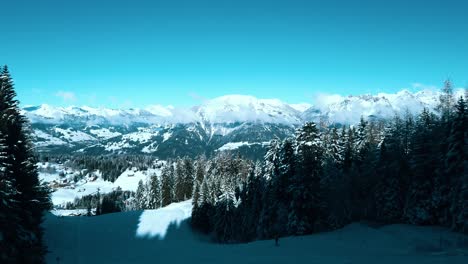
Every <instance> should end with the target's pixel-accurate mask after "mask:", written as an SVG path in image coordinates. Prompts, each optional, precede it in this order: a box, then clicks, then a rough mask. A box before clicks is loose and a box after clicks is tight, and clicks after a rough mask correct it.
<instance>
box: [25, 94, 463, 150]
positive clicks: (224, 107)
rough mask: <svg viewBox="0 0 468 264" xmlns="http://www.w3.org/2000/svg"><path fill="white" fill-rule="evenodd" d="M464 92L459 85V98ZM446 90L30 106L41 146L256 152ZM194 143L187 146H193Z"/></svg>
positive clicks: (381, 115) (418, 105)
mask: <svg viewBox="0 0 468 264" xmlns="http://www.w3.org/2000/svg"><path fill="white" fill-rule="evenodd" d="M463 93H464V90H463V89H459V90H457V91H456V93H455V94H456V96H457V97H458V96H460V95H462V94H463ZM439 95H440V92H438V91H433V90H422V91H419V92H414V93H412V92H410V91H408V90H402V91H400V92H398V93H395V94H387V93H380V94H377V95H359V96H339V95H320V96H318V97H317V98H316V99H315V104H314V105H312V104H307V103H302V104H288V103H285V102H282V101H281V100H279V99H258V98H255V97H253V96H248V95H226V96H221V97H217V98H214V99H210V100H206V101H204V102H203V103H202V104H200V105H198V106H194V107H191V108H177V107H172V106H167V107H165V106H161V105H152V106H148V107H146V108H139V109H109V108H92V107H86V106H83V107H75V106H70V107H54V106H50V105H40V106H28V107H25V108H23V110H24V113H25V115H26V116H27V117H28V118H29V119H30V121H31V123H32V128H33V130H34V132H35V142H36V146H37V147H38V148H39V149H40V150H42V151H50V150H52V149H53V150H54V151H59V152H60V150H63V151H66V152H69V151H72V152H79V153H80V152H82V153H110V152H116V153H147V154H154V155H158V156H161V157H163V158H167V157H172V156H177V155H189V156H194V155H199V154H207V153H212V152H213V151H218V150H242V149H248V150H249V152H253V153H256V152H257V151H261V149H264V148H265V146H266V145H267V143H266V142H268V141H270V140H271V139H273V138H284V137H287V136H289V135H292V133H294V129H295V127H296V126H298V125H300V124H302V123H304V122H307V121H314V122H318V121H321V122H327V123H329V124H333V123H340V124H348V125H349V124H355V123H357V122H359V119H360V118H361V116H363V117H364V118H369V119H387V118H392V117H394V116H395V115H397V114H399V115H403V114H404V113H405V112H407V111H408V112H410V113H414V114H416V113H419V112H421V111H422V110H423V108H428V109H430V110H434V109H435V107H436V105H437V103H438V100H439ZM188 145H189V146H190V148H187V146H188Z"/></svg>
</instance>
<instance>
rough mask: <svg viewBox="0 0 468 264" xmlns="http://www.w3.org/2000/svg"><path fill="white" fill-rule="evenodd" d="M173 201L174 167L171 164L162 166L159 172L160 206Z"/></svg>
mask: <svg viewBox="0 0 468 264" xmlns="http://www.w3.org/2000/svg"><path fill="white" fill-rule="evenodd" d="M173 201H174V167H173V166H172V163H171V162H168V163H167V164H165V165H164V167H163V168H162V171H161V206H163V207H164V206H166V205H169V204H170V203H172V202H173Z"/></svg>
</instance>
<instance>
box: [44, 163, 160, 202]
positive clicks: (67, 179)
mask: <svg viewBox="0 0 468 264" xmlns="http://www.w3.org/2000/svg"><path fill="white" fill-rule="evenodd" d="M37 165H38V168H40V169H45V168H47V167H49V168H53V169H54V171H53V172H52V173H47V172H44V171H40V172H39V179H40V180H41V181H43V182H46V183H48V184H49V185H51V186H52V189H53V192H52V203H53V204H54V206H64V205H65V204H66V203H67V202H73V201H74V200H75V198H81V197H83V196H85V195H90V194H95V193H97V192H98V190H99V192H100V193H101V194H104V193H109V192H112V191H113V190H116V189H117V188H118V187H120V188H121V189H122V190H123V191H136V189H137V187H138V182H139V181H140V180H142V181H143V182H145V181H147V180H148V179H149V177H150V176H151V175H157V176H158V177H160V175H161V170H160V169H148V170H144V171H139V170H136V168H135V169H127V170H126V171H124V172H123V173H122V174H121V175H120V176H119V177H118V178H117V179H116V180H115V182H110V181H105V180H103V179H102V175H101V173H100V172H99V171H93V172H88V173H87V174H86V175H85V176H84V177H83V179H81V180H79V181H78V182H74V181H73V177H74V176H75V175H77V174H78V173H79V171H74V170H72V169H70V168H66V167H64V166H63V165H62V164H56V163H44V164H43V163H38V164H37ZM60 173H62V174H63V176H62V177H60ZM54 184H56V185H55V186H54Z"/></svg>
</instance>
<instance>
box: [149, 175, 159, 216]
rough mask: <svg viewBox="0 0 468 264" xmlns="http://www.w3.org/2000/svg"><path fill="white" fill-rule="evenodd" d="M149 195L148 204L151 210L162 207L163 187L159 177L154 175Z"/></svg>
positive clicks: (151, 178)
mask: <svg viewBox="0 0 468 264" xmlns="http://www.w3.org/2000/svg"><path fill="white" fill-rule="evenodd" d="M148 188H149V193H148V196H149V197H148V200H149V201H148V204H149V208H150V209H157V208H159V207H161V185H160V182H159V178H158V176H157V175H152V176H151V177H150V183H149V186H148Z"/></svg>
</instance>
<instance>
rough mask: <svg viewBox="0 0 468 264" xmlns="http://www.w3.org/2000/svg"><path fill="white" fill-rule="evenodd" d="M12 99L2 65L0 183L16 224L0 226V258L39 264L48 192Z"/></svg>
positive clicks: (0, 87)
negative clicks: (2, 250) (1, 250)
mask: <svg viewBox="0 0 468 264" xmlns="http://www.w3.org/2000/svg"><path fill="white" fill-rule="evenodd" d="M15 97H16V93H15V91H14V88H13V81H12V78H11V76H10V73H9V71H8V68H7V67H6V66H5V67H4V68H3V70H2V71H1V73H0V134H1V135H3V139H4V142H3V145H4V152H5V155H4V161H3V164H4V165H3V166H4V168H3V171H4V176H3V178H4V179H5V180H4V181H3V183H2V184H4V185H6V184H11V185H12V186H11V188H10V189H11V190H12V191H14V193H13V192H9V195H13V197H12V198H13V200H14V201H15V205H14V207H15V208H17V210H14V212H13V211H11V212H8V214H10V216H11V217H15V218H16V219H17V220H18V222H17V228H14V229H9V230H3V229H4V228H8V227H9V226H8V225H7V226H1V227H0V231H1V233H4V239H3V240H4V243H6V245H7V247H8V248H9V249H8V250H7V251H6V252H7V253H6V254H5V255H2V258H3V260H4V262H9V261H11V259H14V260H16V261H17V262H19V263H43V262H44V259H43V256H44V254H45V251H46V250H45V246H44V245H43V243H42V233H43V231H42V228H41V223H42V220H43V213H44V211H46V210H47V209H49V208H50V207H51V203H50V198H49V190H48V189H47V188H46V187H45V186H43V185H41V184H40V183H39V179H38V174H37V168H36V165H35V163H36V161H35V157H34V154H33V152H32V144H31V140H30V138H29V130H28V125H27V121H26V119H25V118H24V117H23V116H22V115H21V113H20V109H19V106H18V101H17V100H16V99H15ZM3 188H5V186H4V187H3ZM2 243H3V242H2ZM3 260H2V261H3Z"/></svg>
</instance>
